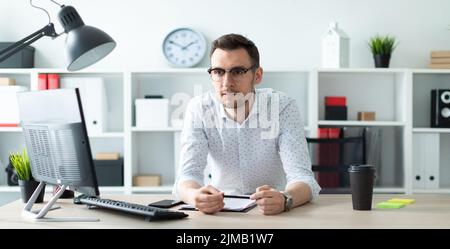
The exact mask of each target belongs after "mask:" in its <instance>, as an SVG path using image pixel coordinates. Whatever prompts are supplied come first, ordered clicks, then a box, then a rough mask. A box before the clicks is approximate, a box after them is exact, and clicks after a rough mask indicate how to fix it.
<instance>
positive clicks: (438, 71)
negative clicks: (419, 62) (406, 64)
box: [412, 69, 450, 74]
mask: <svg viewBox="0 0 450 249" xmlns="http://www.w3.org/2000/svg"><path fill="white" fill-rule="evenodd" d="M412 72H413V73H417V74H448V73H450V69H413V70H412Z"/></svg>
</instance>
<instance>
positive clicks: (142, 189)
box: [131, 185, 173, 193]
mask: <svg viewBox="0 0 450 249" xmlns="http://www.w3.org/2000/svg"><path fill="white" fill-rule="evenodd" d="M172 189H173V185H164V186H155V187H132V189H131V191H132V192H134V193H147V192H148V193H154V192H172Z"/></svg>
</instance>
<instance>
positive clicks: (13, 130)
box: [0, 127, 22, 132]
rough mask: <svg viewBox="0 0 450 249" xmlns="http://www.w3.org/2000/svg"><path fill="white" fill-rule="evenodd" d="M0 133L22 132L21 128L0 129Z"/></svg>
mask: <svg viewBox="0 0 450 249" xmlns="http://www.w3.org/2000/svg"><path fill="white" fill-rule="evenodd" d="M0 132H22V127H0Z"/></svg>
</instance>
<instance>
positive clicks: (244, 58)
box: [211, 48, 262, 108]
mask: <svg viewBox="0 0 450 249" xmlns="http://www.w3.org/2000/svg"><path fill="white" fill-rule="evenodd" d="M252 67H253V65H252V63H251V59H250V56H249V55H248V53H247V51H246V50H245V49H243V48H239V49H235V50H223V49H219V48H218V49H216V50H214V53H213V54H212V56H211V68H212V69H213V71H212V72H211V76H212V79H213V82H212V84H213V86H214V90H215V93H216V96H217V98H218V99H219V100H220V101H221V103H222V104H223V105H224V106H225V107H227V108H237V107H238V105H240V104H238V103H243V102H242V101H239V99H240V98H242V97H245V96H247V97H248V96H249V95H247V94H248V93H251V92H253V89H254V86H255V85H257V84H259V83H260V82H261V79H262V69H261V68H258V69H250V68H252ZM220 69H224V70H226V72H225V73H224V74H223V75H220V74H219V73H218V72H220V71H221V70H220ZM230 69H233V70H231V72H230V71H228V70H230ZM242 69H244V70H242ZM246 69H250V70H248V71H246ZM244 71H246V72H244ZM213 74H215V75H213Z"/></svg>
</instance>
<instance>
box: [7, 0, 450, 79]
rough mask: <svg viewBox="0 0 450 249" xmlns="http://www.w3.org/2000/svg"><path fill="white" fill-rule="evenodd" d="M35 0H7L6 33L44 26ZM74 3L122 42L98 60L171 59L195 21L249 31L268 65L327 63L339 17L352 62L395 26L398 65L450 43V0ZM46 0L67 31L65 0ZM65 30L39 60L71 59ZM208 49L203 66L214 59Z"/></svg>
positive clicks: (110, 64)
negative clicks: (325, 53)
mask: <svg viewBox="0 0 450 249" xmlns="http://www.w3.org/2000/svg"><path fill="white" fill-rule="evenodd" d="M28 2H29V1H28V0H0V41H15V40H19V39H21V38H23V37H25V36H26V35H28V34H30V33H32V32H34V31H36V30H37V29H39V28H41V27H43V26H44V25H46V23H47V17H46V15H45V14H44V13H43V12H41V11H40V10H37V9H34V8H32V7H31V6H29V4H28ZM60 2H61V3H64V4H66V5H72V6H74V7H75V8H76V9H77V10H78V12H79V13H80V15H81V17H82V18H83V19H84V21H85V23H86V24H88V25H92V26H96V27H98V28H101V29H102V30H104V31H106V32H107V33H109V34H110V35H111V36H112V37H113V38H114V39H115V40H116V41H117V43H118V47H117V49H116V50H115V51H114V52H113V53H112V54H111V55H110V56H108V57H107V58H105V59H104V60H103V61H101V62H99V63H97V64H96V65H94V66H93V67H96V68H113V69H119V70H121V69H127V68H132V69H145V68H147V69H148V68H150V67H158V68H164V67H168V66H167V65H166V63H165V60H164V58H163V56H162V53H161V43H162V40H163V38H164V36H165V35H166V34H167V33H168V32H169V31H170V30H171V29H173V28H176V27H179V26H189V27H193V28H195V29H197V30H199V31H201V32H202V33H204V34H205V36H206V37H207V40H208V42H211V41H212V40H213V39H215V38H217V37H218V36H220V35H222V34H225V33H230V32H234V33H241V34H244V35H246V36H248V37H249V38H250V39H252V40H253V41H254V42H255V43H256V44H257V46H258V47H259V49H260V53H261V63H262V65H263V66H264V67H266V68H285V67H288V68H293V67H319V66H320V58H321V50H320V44H321V43H320V41H321V36H322V34H323V32H324V31H325V29H326V28H327V26H328V23H329V22H330V21H334V20H336V21H337V22H338V23H339V26H340V27H342V28H343V29H344V30H345V32H346V33H347V34H348V35H349V36H350V38H351V45H350V51H351V55H350V66H351V67H373V60H372V58H371V54H370V51H369V49H368V46H367V40H368V39H369V38H370V37H371V36H372V35H374V34H376V33H380V34H387V33H389V34H392V35H395V36H396V37H397V38H398V39H399V40H400V44H399V46H398V48H397V50H396V51H395V52H394V54H393V57H392V61H391V67H414V68H423V67H426V65H427V64H428V58H429V51H430V50H438V49H448V50H450V30H447V27H448V26H449V25H450V14H449V10H450V1H448V0H311V1H308V0H276V1H275V0H272V1H270V0H245V1H244V0H229V1H224V0H221V1H218V0H208V1H206V0H203V1H202V0H127V1H119V0H89V1H88V0H60ZM34 3H35V4H38V5H41V6H45V7H46V8H47V9H48V10H49V11H50V12H51V15H52V16H53V19H52V20H53V22H54V23H55V25H56V28H57V31H58V32H61V30H62V29H61V26H60V25H59V22H58V20H57V19H56V15H57V12H58V9H59V7H58V6H56V5H54V4H52V3H51V2H50V1H49V0H34ZM63 41H64V38H63V37H59V38H58V39H57V40H56V41H51V39H50V38H42V39H41V40H39V41H37V42H36V43H34V44H33V46H34V47H35V48H37V52H36V59H35V64H36V67H62V68H63V67H65V63H64V54H63V52H62V51H63ZM208 65H209V62H208V58H207V57H206V58H205V60H204V61H203V63H202V65H201V66H205V67H206V66H208Z"/></svg>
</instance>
